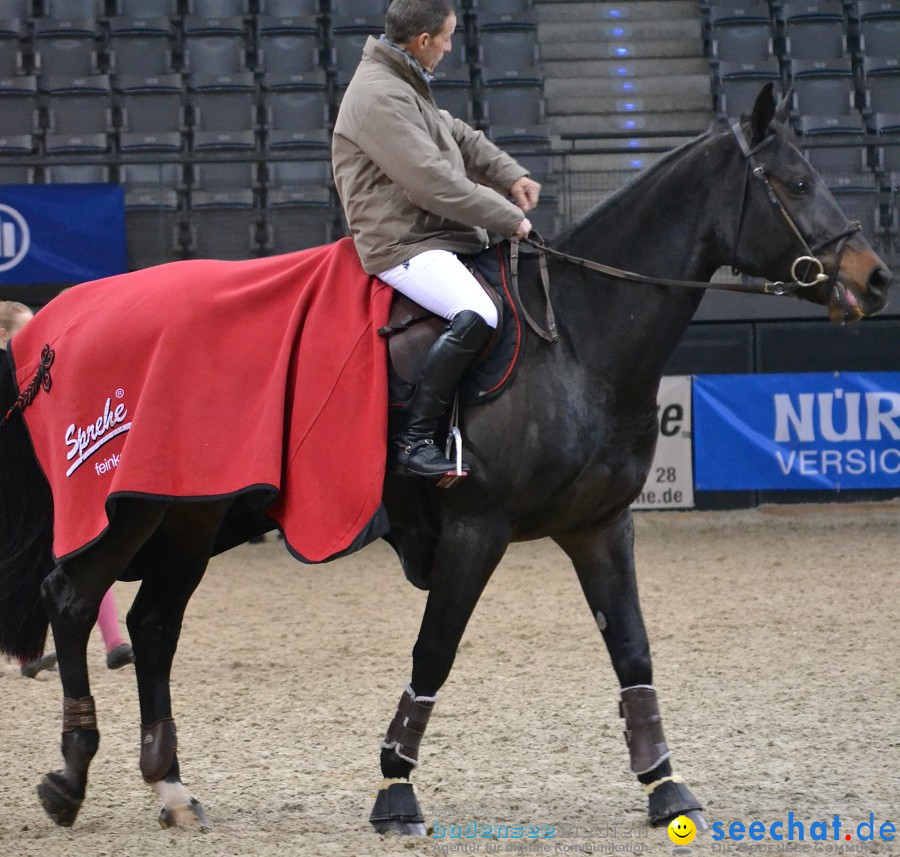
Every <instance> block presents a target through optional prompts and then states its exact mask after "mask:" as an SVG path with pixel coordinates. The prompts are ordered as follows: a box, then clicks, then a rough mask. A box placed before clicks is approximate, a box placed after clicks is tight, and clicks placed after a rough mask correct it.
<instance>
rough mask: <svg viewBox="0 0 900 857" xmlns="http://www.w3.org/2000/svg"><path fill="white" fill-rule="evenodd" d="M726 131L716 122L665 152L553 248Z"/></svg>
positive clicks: (725, 125)
mask: <svg viewBox="0 0 900 857" xmlns="http://www.w3.org/2000/svg"><path fill="white" fill-rule="evenodd" d="M728 130H730V125H729V123H728V120H726V119H721V118H718V119H716V120H715V121H713V123H712V124H711V125H710V127H709V128H707V129H706V131H704V132H703V133H702V134H700V135H699V136H697V137H694V138H693V139H692V140H688V141H687V142H686V143H682V144H681V145H680V146H678V147H676V148H674V149H672V150H671V151H670V152H667V153H666V154H665V155H664V156H663V157H662V158H661V159H660V160H659V161H657V163H655V164H654V165H653V166H652V167H650V168H649V169H646V170H642V171H641V172H639V173H638V174H637V175H635V176H634V177H633V178H631V179H629V180H628V182H626V183H625V184H624V185H622V187H620V188H618V189H617V190H615V191H614V192H613V193H611V194H610V195H609V196H608V197H606V199H604V200H602V201H601V202H598V203H597V204H596V205H595V206H593V207H592V208H591V209H589V210H588V211H587V212H585V213H584V214H583V215H582V216H581V217H580V218H579V219H578V220H577V221H576V222H575V223H573V224H571V225H570V226H569V227H568V228H567V229H565V230H563V231H562V232H561V233H560V234H559V235H558V236H557V237H556V241H554V244H564V243H565V242H567V241H569V240H570V239H572V238H574V237H575V236H576V235H577V234H578V232H579V231H580V230H581V229H582V228H584V227H586V226H588V225H589V224H591V223H593V221H594V220H596V219H597V218H598V217H602V216H603V215H605V214H607V213H608V212H609V211H611V210H613V209H616V208H618V207H619V206H620V205H622V204H623V202H624V201H628V200H630V199H631V198H632V195H634V194H644V193H646V191H647V189H648V187H649V186H650V185H652V184H654V183H655V182H656V181H658V180H659V179H660V178H661V177H662V176H663V175H665V174H667V173H668V172H669V171H670V170H671V169H672V168H673V167H674V166H675V165H676V163H678V162H680V161H681V160H682V158H683V157H684V156H685V155H687V154H690V153H693V152H694V151H695V149H696V148H697V147H699V146H701V145H703V144H704V143H706V142H708V141H710V140H711V139H712V138H713V137H715V136H717V135H719V134H721V133H722V132H724V131H728Z"/></svg>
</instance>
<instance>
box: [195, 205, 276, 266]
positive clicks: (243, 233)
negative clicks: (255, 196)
mask: <svg viewBox="0 0 900 857" xmlns="http://www.w3.org/2000/svg"><path fill="white" fill-rule="evenodd" d="M214 196H215V195H210V197H209V198H205V202H204V204H203V205H202V206H201V207H192V208H191V210H190V212H189V215H188V243H187V248H186V249H187V252H188V255H189V256H190V257H192V258H195V259H251V258H253V257H255V256H258V255H259V254H260V250H261V247H260V242H259V221H260V212H259V211H258V210H257V209H256V208H255V206H254V205H253V203H252V202H250V201H249V200H248V199H247V198H246V197H245V198H243V199H238V197H237V195H236V194H231V193H223V194H220V195H219V200H218V201H217V200H216V199H215V198H214Z"/></svg>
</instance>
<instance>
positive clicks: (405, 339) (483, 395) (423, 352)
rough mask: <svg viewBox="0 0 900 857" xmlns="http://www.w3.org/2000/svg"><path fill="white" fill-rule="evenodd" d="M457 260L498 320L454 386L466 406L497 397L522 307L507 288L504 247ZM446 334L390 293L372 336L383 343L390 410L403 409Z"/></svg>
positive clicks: (516, 342)
mask: <svg viewBox="0 0 900 857" xmlns="http://www.w3.org/2000/svg"><path fill="white" fill-rule="evenodd" d="M459 258H460V261H461V262H462V263H463V264H464V265H465V266H466V267H467V268H468V269H469V270H470V271H471V272H472V274H473V275H474V277H475V279H476V280H478V282H479V283H480V284H481V287H482V288H483V289H484V290H485V292H486V294H487V295H488V297H489V298H490V299H491V301H493V303H494V306H495V307H496V308H497V317H498V319H499V321H498V324H497V329H496V331H495V333H494V335H493V336H492V337H491V339H490V341H489V342H488V343H487V345H486V346H485V348H484V351H483V352H482V353H481V355H480V356H479V357H478V359H477V360H476V362H475V365H474V366H473V368H472V369H470V370H469V372H468V373H467V375H466V377H465V378H464V379H463V381H462V383H461V385H460V402H461V404H465V405H469V404H477V403H481V402H486V401H489V400H490V399H492V398H494V397H496V396H498V395H499V394H500V393H501V392H503V390H504V389H505V388H506V387H507V386H508V385H509V384H510V382H511V381H512V378H513V375H514V372H515V367H516V361H517V359H518V356H519V353H520V351H521V346H522V336H523V330H522V323H521V319H522V307H521V302H520V300H519V299H518V295H517V294H514V290H513V289H511V288H510V275H509V245H508V243H505V242H504V243H503V244H502V245H496V246H494V247H489V248H488V249H487V250H484V251H483V252H481V253H479V254H477V255H474V256H460V257H459ZM446 328H447V322H446V320H444V319H442V318H439V317H438V316H436V315H434V314H433V313H430V312H429V311H428V310H426V309H424V308H423V307H421V306H420V305H419V304H417V303H416V302H415V301H412V300H410V299H409V298H408V297H406V296H405V295H403V294H401V293H400V292H395V293H394V298H393V302H392V304H391V312H390V316H389V319H388V323H387V325H385V326H384V327H382V328H379V330H378V333H379V334H380V335H381V336H383V337H385V338H387V340H388V354H389V357H390V366H389V383H388V396H389V403H390V406H391V407H392V408H393V409H401V410H403V409H405V408H406V407H407V406H408V404H409V399H410V398H411V397H412V393H413V390H414V389H415V386H416V384H417V383H418V382H419V379H420V378H421V376H422V371H423V368H424V366H425V360H426V358H427V356H428V352H429V350H430V349H431V346H432V345H434V343H435V341H436V340H437V338H438V337H439V336H440V335H441V334H442V333H443V332H444V331H445V330H446Z"/></svg>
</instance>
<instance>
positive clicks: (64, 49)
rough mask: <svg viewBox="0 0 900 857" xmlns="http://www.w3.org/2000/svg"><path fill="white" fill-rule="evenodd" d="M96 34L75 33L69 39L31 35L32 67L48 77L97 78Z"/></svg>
mask: <svg viewBox="0 0 900 857" xmlns="http://www.w3.org/2000/svg"><path fill="white" fill-rule="evenodd" d="M99 35H100V30H99V25H97V31H96V34H91V35H85V34H84V33H77V34H74V35H71V36H57V35H56V34H49V35H47V36H39V35H38V34H37V33H35V40H34V45H35V54H34V64H35V69H36V70H37V72H38V73H39V74H40V75H42V76H44V75H47V76H50V77H63V76H65V77H84V76H86V75H91V74H97V73H98V72H99V70H100V63H99V56H98V51H97V48H98V42H97V39H98V38H99Z"/></svg>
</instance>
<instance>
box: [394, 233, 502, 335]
mask: <svg viewBox="0 0 900 857" xmlns="http://www.w3.org/2000/svg"><path fill="white" fill-rule="evenodd" d="M378 279H380V280H383V281H384V282H385V283H387V284H388V285H389V286H392V287H393V288H395V289H396V290H397V291H398V292H402V293H403V294H404V295H406V296H407V297H408V298H410V299H411V300H414V301H415V302H416V303H417V304H419V305H420V306H423V307H424V308H425V309H427V310H428V311H429V312H433V313H434V314H435V315H439V316H440V317H441V318H445V319H447V321H452V320H453V317H454V316H455V315H456V314H457V313H460V312H462V311H463V310H466V309H468V310H473V311H474V312H477V313H478V315H480V316H481V317H482V318H483V319H484V320H485V321H486V322H487V323H488V324H489V325H490V326H491V327H496V326H497V310H496V308H495V307H494V304H493V302H492V301H491V299H490V298H489V297H488V296H487V295H486V294H485V291H484V289H483V288H482V287H481V285H480V284H479V282H478V281H477V280H476V279H475V277H473V276H472V275H471V274H470V273H469V270H468V268H466V266H465V265H463V263H462V262H460V261H459V259H457V258H456V256H455V255H454V254H453V253H451V252H450V251H449V250H426V251H425V252H424V253H419V255H418V256H413V257H412V258H411V259H409V260H408V261H406V262H403V263H401V264H400V265H397V266H396V267H393V268H390V269H389V270H387V271H383V272H382V273H380V274H379V275H378Z"/></svg>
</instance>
